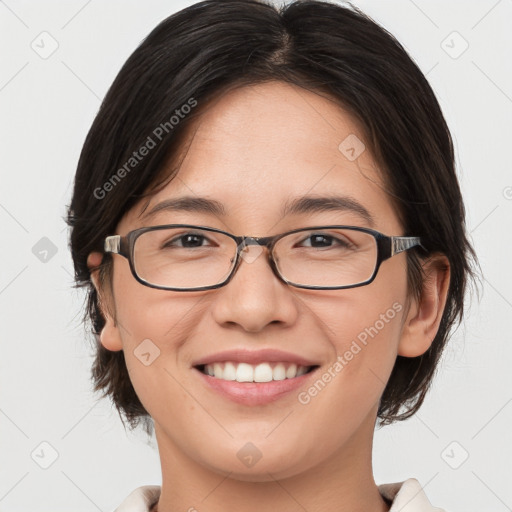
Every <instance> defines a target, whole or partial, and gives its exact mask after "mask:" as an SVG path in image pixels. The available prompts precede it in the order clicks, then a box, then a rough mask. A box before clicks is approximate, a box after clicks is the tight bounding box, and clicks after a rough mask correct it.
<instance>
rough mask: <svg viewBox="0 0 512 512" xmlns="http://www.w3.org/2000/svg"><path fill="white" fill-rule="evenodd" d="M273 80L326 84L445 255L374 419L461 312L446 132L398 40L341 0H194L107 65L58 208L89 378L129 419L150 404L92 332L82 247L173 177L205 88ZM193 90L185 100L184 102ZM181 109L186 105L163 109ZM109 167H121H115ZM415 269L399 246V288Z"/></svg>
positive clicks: (140, 416) (90, 247) (413, 403)
mask: <svg viewBox="0 0 512 512" xmlns="http://www.w3.org/2000/svg"><path fill="white" fill-rule="evenodd" d="M275 80H278V81H282V82H286V83H290V84H294V85H298V86H300V87H302V88H304V89H307V90H309V91H312V92H314V93H317V94H325V95H326V97H329V98H331V99H334V101H335V102H336V103H337V105H339V107H340V108H342V109H343V110H344V111H346V112H348V113H349V114H350V115H351V116H352V118H353V119H354V121H355V122H357V123H358V126H360V127H361V130H362V133H363V135H364V137H365V138H364V143H365V145H366V146H367V149H368V150H369V151H370V152H371V154H372V156H373V157H374V160H375V161H376V162H377V163H378V165H379V166H380V169H381V171H382V173H383V176H384V177H385V180H386V182H387V187H388V189H389V190H388V192H389V193H390V194H391V197H392V198H393V201H394V204H395V206H396V213H397V216H398V218H399V219H400V221H401V223H402V225H403V228H404V231H405V234H406V235H407V234H410V235H413V236H420V237H421V239H422V242H423V245H424V246H425V247H426V248H427V250H428V253H429V254H430V255H431V254H433V253H436V252H440V253H443V254H445V255H446V257H447V258H448V260H449V263H450V267H451V276H450V283H449V290H448V298H447V303H446V306H445V309H444V312H443V315H442V320H441V323H440V326H439V329H438V332H437V334H436V336H435V339H434V340H433V342H432V344H431V346H430V348H429V349H428V350H427V351H426V352H425V353H423V354H422V355H420V356H418V357H402V356H397V359H396V361H395V365H394V368H393V370H392V373H391V376H390V378H389V381H388V382H387V385H386V387H385V390H384V392H383V394H382V396H381V399H380V403H379V408H378V413H377V417H378V418H379V419H380V424H381V425H385V424H389V423H392V422H394V421H400V420H404V419H406V418H408V417H410V416H411V415H413V414H414V413H415V412H416V411H417V410H418V409H419V407H420V405H421V404H422V402H423V400H424V398H425V395H426V393H427V391H428V389H429V387H430V385H431V382H432V378H433V376H434V373H435V370H436V367H437V365H438V362H439V359H440V356H441V354H442V352H443V349H444V347H445V345H446V342H447V340H448V339H449V336H450V335H451V331H452V328H453V327H455V325H456V324H457V323H458V322H460V321H461V320H462V318H463V309H464V295H465V290H466V285H467V282H468V279H469V278H470V277H475V273H474V270H473V267H472V261H475V262H476V255H475V252H474V249H473V248H472V246H471V244H470V242H469V240H468V237H467V234H466V226H465V209H464V204H463V200H462V196H461V191H460V188H459V183H458V180H457V175H456V170H455V161H454V149H453V142H452V138H451V135H450V132H449V129H448V126H447V124H446V122H445V119H444V117H443V114H442V112H441V108H440V106H439V104H438V101H437V100H436V97H435V95H434V92H433V91H432V89H431V87H430V85H429V84H428V82H427V80H426V78H425V76H424V75H423V74H422V72H421V71H420V69H419V68H418V66H417V65H416V64H415V62H414V61H413V59H412V58H411V57H410V56H409V55H408V54H407V52H406V51H405V49H404V48H403V46H402V45H401V44H400V43H399V42H398V41H397V40H396V39H395V38H394V37H393V35H391V34H390V33H389V32H387V31H386V30H385V29H384V28H382V27H381V26H380V25H378V24H377V23H376V22H375V21H373V20H372V19H371V18H370V17H369V16H367V15H366V14H364V13H363V12H361V11H360V10H358V9H357V8H356V7H354V6H352V5H349V6H341V5H337V4H333V3H330V2H327V1H319V0H296V1H292V2H291V3H289V4H288V5H283V6H280V7H277V6H274V5H271V4H267V3H264V2H263V1H260V0H206V1H203V2H199V3H196V4H194V5H191V6H189V7H187V8H185V9H183V10H181V11H179V12H177V13H175V14H173V15H172V16H170V17H168V18H166V19H165V20H163V21H162V22H161V23H160V24H159V25H158V26H157V27H156V28H155V29H154V30H153V31H152V32H151V33H150V34H149V35H148V36H147V38H146V39H145V40H144V41H142V43H141V44H140V45H139V46H138V48H137V49H136V50H135V51H134V52H133V54H132V55H131V56H130V57H129V58H128V60H127V61H126V63H125V64H124V65H123V67H122V69H121V70H120V72H119V74H118V75H117V77H116V78H115V80H114V82H113V83H112V85H111V87H110V89H109V90H108V93H107V94H106V96H105V98H104V100H103V102H102V104H101V107H100V110H99V112H98V114H97V116H96V118H95V119H94V122H93V124H92V126H91V128H90V131H89V133H88V135H87V138H86V140H85V142H84V145H83V148H82V152H81V155H80V159H79V162H78V167H77V171H76V176H75V182H74V190H73V196H72V200H71V203H70V205H69V209H68V215H67V222H68V224H69V226H70V227H71V234H70V248H71V252H72V257H73V262H74V268H75V280H76V285H75V286H77V287H86V288H87V291H88V296H87V297H88V298H87V307H86V311H85V316H84V320H85V321H86V323H87V321H90V322H91V325H92V332H93V333H94V339H95V360H94V363H93V367H92V379H93V381H94V391H102V393H103V395H102V396H103V397H106V396H109V397H110V398H111V400H112V401H113V403H114V405H115V406H116V408H117V410H118V412H119V414H120V416H121V420H122V421H123V416H124V417H125V418H126V419H127V420H128V422H129V423H130V426H131V428H132V429H133V428H135V427H136V426H137V425H138V424H139V423H140V422H141V421H142V422H143V424H144V426H145V428H146V432H148V434H149V432H150V430H151V418H150V416H149V414H148V412H147V411H146V410H145V408H144V406H143V405H142V403H141V402H140V400H139V398H138V396H137V394H136V393H135V390H134V388H133V386H132V383H131V381H130V378H129V375H128V371H127V368H126V364H125V360H124V354H123V352H122V351H118V352H113V351H109V350H107V349H105V348H104V347H103V346H102V345H101V343H100V342H99V339H98V335H99V333H100V332H101V329H102V328H103V326H104V323H105V319H104V317H103V315H102V312H101V309H100V304H99V302H98V300H99V297H98V294H97V292H96V290H95V289H94V287H93V286H92V283H91V273H90V270H89V269H88V267H87V256H88V254H89V253H90V252H91V251H100V252H103V240H104V238H105V236H107V235H110V234H112V233H113V232H114V230H115V228H116V226H117V224H118V222H119V221H120V219H121V218H122V217H123V215H124V214H125V213H126V212H127V211H128V210H129V209H130V208H131V207H132V206H133V205H134V204H135V203H136V202H137V201H139V200H140V199H141V198H143V197H148V196H149V195H151V194H152V193H154V191H155V190H158V189H159V187H161V186H163V185H165V183H166V180H170V179H172V178H173V177H174V175H175V174H176V168H173V170H171V171H170V170H169V167H168V166H167V167H166V164H168V162H169V159H170V158H172V157H173V156H176V155H177V154H178V153H179V151H180V149H181V148H183V144H184V141H185V140H186V134H187V130H186V128H187V127H188V126H192V122H193V120H194V119H197V118H198V117H199V116H200V115H201V112H204V109H205V106H206V105H207V103H208V102H209V101H210V100H212V99H215V98H217V97H219V95H222V94H225V93H226V92H228V91H229V90H232V89H234V88H237V87H242V86H251V85H256V84H259V83H264V82H269V81H275ZM191 99H192V100H193V101H191ZM193 102H195V103H196V106H195V107H194V108H188V109H184V108H183V106H184V105H187V104H188V105H192V104H193ZM180 112H181V113H182V112H189V113H188V114H187V115H183V116H180V118H179V121H178V122H176V120H175V121H174V122H173V121H172V119H171V117H172V116H173V115H174V116H175V117H176V115H177V114H178V113H180ZM165 123H167V124H165ZM171 125H172V126H171ZM158 126H161V127H163V128H162V129H161V132H162V133H161V135H162V137H161V140H159V141H158V144H157V145H156V147H155V148H153V149H152V150H151V151H150V152H149V154H148V155H147V156H145V157H144V159H141V160H140V161H137V162H131V163H132V164H134V165H133V166H132V167H130V168H127V167H126V163H127V162H129V161H130V158H131V157H132V156H133V152H134V151H136V150H137V149H138V148H140V147H141V145H142V144H143V143H144V142H145V141H146V140H147V139H148V136H150V135H151V134H153V133H154V130H155V127H158ZM164 132H165V133H164ZM158 133H160V132H158ZM153 138H155V137H153ZM123 166H124V167H123ZM123 168H124V170H125V172H124V173H123V172H121V169H123ZM114 174H116V176H117V178H119V177H121V175H122V177H123V179H115V180H114V179H113V178H114ZM128 174H129V175H128ZM107 184H108V185H107ZM107 192H108V193H107ZM99 268H100V283H101V285H102V286H109V282H110V279H111V276H112V272H111V269H112V258H111V255H110V254H104V257H103V260H102V263H101V265H100V267H99ZM424 277H425V276H424V274H423V272H422V257H421V255H420V253H417V252H416V251H415V250H412V251H408V253H407V284H408V291H409V293H410V294H414V295H416V297H419V295H420V293H421V289H422V282H423V279H424ZM123 423H124V421H123Z"/></svg>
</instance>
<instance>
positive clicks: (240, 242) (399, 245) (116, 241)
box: [104, 224, 426, 292]
mask: <svg viewBox="0 0 512 512" xmlns="http://www.w3.org/2000/svg"><path fill="white" fill-rule="evenodd" d="M170 228H193V229H201V230H203V231H211V232H214V233H221V234H224V235H227V236H229V237H230V238H232V239H233V240H234V241H235V242H236V245H237V251H236V259H235V263H234V264H233V268H232V270H231V272H230V273H229V275H228V276H227V277H226V279H225V280H224V281H223V282H221V283H218V284H215V285H210V286H200V287H195V288H173V287H169V286H160V285H155V284H152V283H149V282H148V281H145V280H144V279H142V278H141V277H140V276H139V275H138V274H137V271H136V270H135V265H134V256H133V253H134V247H135V242H136V240H137V238H139V236H141V235H143V234H144V233H147V232H148V231H158V230H162V229H170ZM333 228H334V229H348V230H352V231H361V232H363V233H368V234H369V235H371V236H373V237H374V238H375V242H376V245H377V262H376V264H375V269H374V271H373V274H372V275H371V277H370V278H368V279H367V280H366V281H363V282H361V283H356V284H351V285H344V286H312V285H301V284H297V283H294V282H292V281H288V280H287V279H285V278H284V277H283V276H282V275H281V274H280V272H279V269H278V268H277V265H276V262H275V260H274V257H273V250H274V246H275V244H276V243H277V241H278V240H280V239H281V238H283V237H285V236H287V235H291V234H293V233H299V232H301V231H314V230H317V229H318V230H321V229H333ZM249 245H259V246H262V247H266V248H267V249H268V261H269V264H270V267H271V268H272V271H273V272H274V274H275V275H276V277H277V278H278V279H279V280H280V281H282V282H283V283H286V284H288V285H290V286H293V287H295V288H304V289H308V290H344V289H348V288H358V287H360V286H366V285H368V284H370V283H371V282H372V281H373V280H374V279H375V277H376V276H377V272H378V271H379V268H380V266H381V264H382V262H383V261H386V260H387V259H389V258H392V257H393V256H395V255H396V254H400V253H401V252H404V251H407V250H409V249H412V248H413V247H421V248H422V249H424V250H425V251H426V249H425V247H424V246H423V245H422V244H421V239H420V237H416V236H388V235H384V234H383V233H380V232H379V231H376V230H374V229H370V228H362V227H358V226H345V225H332V224H331V225H327V226H311V227H306V228H299V229H294V230H292V231H286V232H285V233H280V234H278V235H273V236H264V237H253V236H236V235H233V234H232V233H229V232H227V231H223V230H221V229H217V228H210V227H207V226H197V225H195V224H164V225H159V226H149V227H144V228H139V229H134V230H133V231H130V232H129V233H127V234H126V235H125V236H122V235H111V236H107V237H106V238H105V241H104V251H105V252H106V253H113V254H119V255H121V256H124V257H125V258H126V259H127V260H128V262H129V264H130V270H131V272H132V275H133V277H134V278H135V279H136V280H137V281H138V282H139V283H141V284H143V285H145V286H149V287H150V288H156V289H158V290H169V291H180V292H194V291H204V290H214V289H217V288H221V287H222V286H225V285H226V284H228V283H229V282H230V281H231V279H233V276H234V275H235V273H236V271H237V270H238V268H239V266H240V263H241V261H242V259H243V258H242V257H241V252H242V251H243V250H244V249H245V248H246V247H247V246H249Z"/></svg>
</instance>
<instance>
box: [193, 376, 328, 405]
mask: <svg viewBox="0 0 512 512" xmlns="http://www.w3.org/2000/svg"><path fill="white" fill-rule="evenodd" d="M193 370H195V371H196V372H197V373H198V374H199V376H200V377H201V378H202V379H203V382H204V383H205V384H206V385H207V386H209V387H210V388H211V389H213V390H214V391H217V392H218V393H220V394H221V395H223V396H225V397H226V398H229V399H230V400H232V401H233V402H237V403H239V404H243V405H263V404H267V403H270V402H274V401H276V400H279V399H280V398H282V397H283V396H286V395H288V394H289V393H291V392H292V391H294V390H296V389H297V388H300V387H301V386H303V385H304V384H305V383H306V381H307V380H308V379H309V378H310V377H311V376H312V375H314V374H315V373H316V370H318V368H315V369H314V370H313V371H310V372H309V373H305V374H304V375H301V376H300V377H294V378H293V379H284V380H272V381H270V382H237V381H236V380H223V379H217V378H216V377H212V376H210V375H206V374H204V373H203V372H202V371H201V370H198V369H197V368H193Z"/></svg>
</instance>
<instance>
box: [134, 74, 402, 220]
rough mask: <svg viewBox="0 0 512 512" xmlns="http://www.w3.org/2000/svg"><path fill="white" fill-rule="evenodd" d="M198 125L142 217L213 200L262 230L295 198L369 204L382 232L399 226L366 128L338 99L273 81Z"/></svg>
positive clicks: (217, 107) (219, 104) (228, 100)
mask: <svg viewBox="0 0 512 512" xmlns="http://www.w3.org/2000/svg"><path fill="white" fill-rule="evenodd" d="M199 107H201V105H200V104H199ZM194 123H195V125H191V126H190V127H189V133H192V135H191V138H190V140H189V141H187V142H186V143H185V146H186V154H185V156H184V158H183V160H182V161H181V163H180V167H179V171H178V174H177V176H176V177H175V178H173V179H172V180H171V181H170V182H169V183H168V185H167V186H166V187H165V188H164V189H162V190H161V191H159V192H158V193H157V194H155V195H154V196H152V197H151V199H150V202H149V204H148V203H147V201H146V203H145V204H144V205H139V208H138V214H139V217H140V214H141V213H142V210H144V212H147V211H150V210H151V209H152V208H153V207H154V206H155V205H156V204H158V203H159V202H161V201H163V200H166V199H169V198H175V197H181V196H184V195H186V196H196V197H208V198H211V199H215V200H216V201H218V202H220V203H221V204H222V205H223V207H224V208H223V209H224V211H225V215H226V216H230V215H236V216H237V217H239V218H242V219H245V220H246V221H248V222H250V223H251V226H252V227H254V228H255V229H260V227H261V223H264V222H267V225H268V223H269V222H271V221H272V219H273V218H274V220H275V217H276V216H279V215H280V214H282V212H283V209H284V208H283V207H284V205H285V204H286V203H289V202H290V200H292V199H293V198H296V197H299V196H304V195H314V196H325V195H333V194H336V195H343V196H347V197H349V198H352V199H355V200H357V202H359V203H364V205H365V207H366V209H367V210H368V211H370V212H371V214H372V216H374V217H375V218H377V219H380V223H381V226H380V227H381V228H382V229H388V228H389V229H391V227H392V225H394V226H395V227H397V219H396V216H395V215H394V211H393V208H392V206H391V202H390V200H389V197H388V195H387V194H386V193H385V191H384V189H385V183H384V181H383V178H382V175H381V173H380V172H379V169H378V167H377V165H376V163H375V162H374V161H373V158H372V155H371V154H370V151H369V150H368V149H366V144H365V142H364V135H363V133H362V131H361V130H360V127H359V126H358V124H357V122H356V121H355V120H354V119H353V118H352V117H351V116H350V115H349V114H348V113H347V112H346V111H344V110H343V109H342V108H341V107H340V106H339V104H337V103H335V102H334V101H333V100H332V99H330V98H326V97H322V96H320V95H319V94H315V93H313V92H311V91H307V90H305V89H303V88H300V87H298V86H294V85H290V84H287V83H284V82H267V83H264V84H258V85H251V86H245V87H242V88H238V89H235V90H231V91H229V92H228V93H225V94H223V95H221V96H220V97H219V98H217V99H216V100H215V101H213V102H211V103H210V104H208V106H207V108H205V109H204V111H203V112H202V115H201V116H200V117H199V118H198V119H197V120H195V121H194ZM386 222H388V224H389V226H386V225H385V224H386ZM257 224H260V225H257ZM377 227H379V226H377Z"/></svg>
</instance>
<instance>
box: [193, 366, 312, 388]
mask: <svg viewBox="0 0 512 512" xmlns="http://www.w3.org/2000/svg"><path fill="white" fill-rule="evenodd" d="M195 368H196V369H197V370H199V371H200V372H202V373H203V374H205V375H208V376H210V377H212V378H215V379H221V380H227V381H236V382H256V383H259V382H271V381H280V380H287V379H295V378H297V377H301V376H302V375H305V374H307V373H310V372H312V371H313V370H315V369H316V368H318V365H313V366H301V365H296V364H294V363H284V362H283V363H282V362H268V363H267V362H264V363H259V364H249V363H241V362H235V361H225V362H216V363H210V364H202V365H198V366H195Z"/></svg>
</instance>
